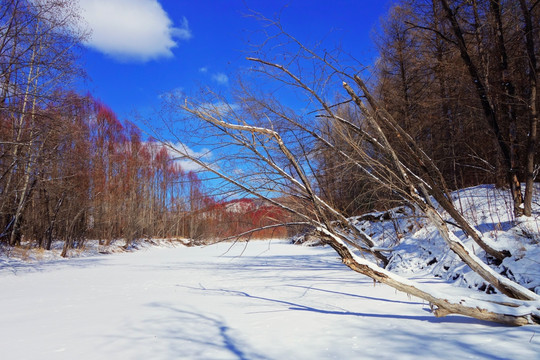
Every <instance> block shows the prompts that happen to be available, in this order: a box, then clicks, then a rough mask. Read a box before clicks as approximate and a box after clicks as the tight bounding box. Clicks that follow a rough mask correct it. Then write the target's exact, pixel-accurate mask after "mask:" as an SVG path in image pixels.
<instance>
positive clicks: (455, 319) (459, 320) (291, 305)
mask: <svg viewBox="0 0 540 360" xmlns="http://www.w3.org/2000/svg"><path fill="white" fill-rule="evenodd" d="M287 286H293V287H296V286H295V285H287ZM191 289H196V290H201V291H207V292H212V293H222V294H227V295H234V296H239V297H245V298H249V299H253V300H258V301H264V302H271V303H276V304H280V305H285V306H287V307H288V309H289V310H294V311H308V312H313V313H318V314H325V315H339V316H357V317H367V318H379V319H401V320H416V321H426V322H430V323H453V324H479V325H485V326H488V327H505V326H504V325H502V324H497V323H493V322H490V321H483V320H477V319H474V318H469V317H466V316H460V315H448V316H445V317H440V318H437V317H435V316H434V315H430V316H418V315H399V314H376V313H362V312H353V311H347V310H340V311H337V310H327V309H320V308H316V307H313V306H309V305H303V304H299V303H296V302H292V301H287V300H280V299H272V298H269V297H264V296H257V295H251V294H249V293H248V292H245V291H240V290H230V289H207V288H191ZM316 290H319V289H316ZM320 291H326V290H322V289H320ZM328 292H330V293H339V292H334V291H328ZM345 295H350V296H355V297H361V298H365V299H368V300H375V301H381V302H395V303H402V304H407V305H421V304H422V303H418V302H407V301H398V300H388V299H382V298H373V297H367V296H361V295H354V294H346V293H345ZM424 310H425V311H429V310H427V309H424Z"/></svg>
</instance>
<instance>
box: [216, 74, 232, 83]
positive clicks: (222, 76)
mask: <svg viewBox="0 0 540 360" xmlns="http://www.w3.org/2000/svg"><path fill="white" fill-rule="evenodd" d="M212 80H214V81H215V82H217V83H218V84H220V85H227V84H228V83H229V77H228V76H227V75H225V74H224V73H216V74H214V75H212Z"/></svg>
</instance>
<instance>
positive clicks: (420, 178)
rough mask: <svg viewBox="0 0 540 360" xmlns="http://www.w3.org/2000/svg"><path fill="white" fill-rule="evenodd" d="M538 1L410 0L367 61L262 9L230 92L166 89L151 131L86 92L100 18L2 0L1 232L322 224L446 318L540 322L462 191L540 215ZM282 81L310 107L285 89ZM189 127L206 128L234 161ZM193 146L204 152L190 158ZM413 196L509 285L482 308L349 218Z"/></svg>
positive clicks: (315, 230) (54, 5) (329, 237)
mask: <svg viewBox="0 0 540 360" xmlns="http://www.w3.org/2000/svg"><path fill="white" fill-rule="evenodd" d="M539 2H540V1H534V0H518V1H515V0H514V1H510V0H402V1H396V2H395V5H394V6H393V7H392V8H391V10H390V12H389V13H388V15H387V17H386V18H385V19H384V20H382V21H381V26H380V28H379V31H378V32H377V34H376V35H375V42H376V44H377V50H378V59H377V61H376V63H375V64H374V65H373V66H372V67H371V68H370V69H369V70H365V68H364V66H363V65H362V64H359V63H358V62H357V61H356V60H355V59H354V58H353V57H351V56H348V53H346V52H345V51H341V50H340V49H338V48H336V49H335V50H329V49H328V48H326V47H324V46H321V45H320V44H304V43H303V42H302V41H301V40H299V39H297V38H296V37H295V36H294V34H291V33H289V32H288V31H287V29H286V27H285V26H284V25H283V24H282V23H281V22H280V21H278V20H276V19H273V18H267V17H265V16H264V15H262V14H259V13H256V12H253V14H252V15H253V16H254V17H256V18H258V20H259V21H260V23H261V24H263V25H264V27H265V31H266V32H267V38H266V39H265V41H263V42H262V43H261V44H260V45H259V46H256V47H254V50H253V51H252V52H251V53H250V54H249V56H248V57H247V58H246V63H247V65H246V67H245V69H244V70H243V72H240V73H239V75H238V80H237V82H236V83H235V85H234V90H233V91H231V94H227V95H224V94H222V93H220V92H218V91H215V90H213V89H210V88H206V89H203V91H201V92H200V93H199V95H197V96H195V97H188V96H185V95H184V94H178V95H176V96H173V95H171V96H168V97H166V98H165V99H164V104H163V111H166V112H167V113H168V115H169V116H168V117H167V119H168V120H167V121H168V122H167V129H169V132H166V133H160V134H153V135H152V136H149V135H147V134H143V132H142V131H141V130H139V128H138V127H137V125H136V123H135V122H134V121H120V120H119V119H118V118H117V117H116V115H115V114H114V112H113V110H112V109H110V108H109V107H108V106H107V105H106V104H103V103H102V102H101V101H99V100H97V99H94V98H93V97H92V95H91V94H78V93H77V92H76V91H75V87H74V85H73V84H74V83H75V82H76V81H77V79H78V78H80V77H81V76H83V75H84V74H83V73H84V71H83V68H82V66H81V63H80V62H79V59H78V47H80V46H81V42H82V40H83V39H84V38H85V36H88V34H86V33H84V32H83V31H81V30H80V29H78V28H77V27H76V26H75V24H76V23H77V19H78V16H79V15H78V14H77V12H76V11H75V10H76V7H73V2H72V1H70V0H59V1H45V0H43V1H23V0H2V10H1V13H0V66H1V70H0V71H1V74H0V122H1V128H0V242H1V243H2V246H8V247H14V246H20V245H22V244H24V245H26V246H32V247H39V248H44V249H50V247H51V243H52V242H53V241H56V240H60V241H63V243H64V251H63V254H64V255H66V254H67V251H68V250H69V249H71V248H74V247H79V246H82V245H83V244H84V242H85V241H87V240H89V239H93V240H99V241H100V242H103V243H107V242H110V241H112V240H113V239H124V240H125V242H126V246H127V245H129V243H130V242H131V241H133V240H135V239H140V238H188V239H193V240H194V243H208V242H212V241H217V240H222V239H233V238H242V237H244V238H246V237H247V238H251V237H261V238H264V237H270V236H273V237H285V236H290V235H291V234H296V233H298V232H304V233H306V232H307V233H309V234H310V236H316V237H318V238H320V239H322V241H323V242H324V243H325V244H327V245H329V246H330V247H332V248H333V249H334V250H335V251H336V252H337V254H338V255H339V256H340V257H341V258H342V260H343V262H344V263H345V264H346V265H347V266H349V267H350V268H351V269H352V270H354V271H356V272H359V273H362V274H364V275H367V276H369V277H371V278H373V279H374V280H375V281H378V282H382V283H385V284H387V285H390V286H392V287H394V288H396V289H398V290H400V291H404V292H406V293H408V294H412V295H414V296H417V297H420V298H422V299H424V300H426V301H428V302H429V303H430V304H432V305H433V309H434V313H435V314H436V315H437V316H445V315H447V314H450V313H458V314H462V315H466V316H472V317H476V318H478V319H484V320H490V321H498V322H502V323H506V324H512V325H523V324H526V323H538V322H539V321H540V320H539V319H540V316H539V314H538V306H537V305H534V304H537V301H538V295H537V294H535V293H534V292H533V291H532V290H531V289H527V288H525V287H523V286H521V285H519V284H517V283H516V282H514V281H513V280H512V279H508V277H507V276H505V274H502V273H500V272H497V271H495V270H494V269H493V268H492V267H490V266H489V265H493V266H498V265H500V264H502V263H503V262H504V261H505V259H507V258H510V257H511V256H512V251H511V249H504V248H501V247H498V246H496V245H494V244H493V243H492V242H490V241H488V240H486V239H485V237H483V236H482V234H481V233H480V232H479V231H478V230H477V229H476V228H475V226H474V224H472V223H471V222H470V221H469V220H468V219H467V218H466V217H465V216H464V215H463V214H462V213H461V212H460V210H459V207H458V206H456V204H455V203H453V199H452V196H451V192H452V191H453V190H458V189H463V188H466V187H471V186H475V185H481V184H495V185H496V186H497V187H499V188H505V189H508V190H509V191H510V193H511V195H512V203H511V204H509V207H510V208H511V211H512V213H513V217H514V221H515V222H519V221H522V220H525V219H527V218H530V217H532V216H533V215H534V212H533V191H534V186H535V181H536V178H537V175H538V171H539V170H540V167H539V166H538V161H537V159H538V146H537V126H538V108H539V106H540V100H539V97H538V95H537V93H538V71H539V69H540V67H539V64H538V56H539V54H540V50H539V49H540V26H539V25H538V24H540V5H539ZM277 59H279V60H277ZM278 88H279V89H284V88H285V89H287V91H290V92H291V93H293V94H295V96H296V98H298V99H302V102H303V106H302V107H300V108H295V107H289V106H287V105H285V104H286V103H287V102H286V101H284V99H282V98H280V96H281V95H280V93H279V92H278V91H276V89H278ZM285 94H286V92H285ZM194 124H195V125H194ZM193 129H197V133H194V131H193ZM179 144H187V145H189V146H191V147H193V146H205V147H207V148H209V149H211V151H212V153H213V154H214V156H215V159H219V160H213V159H212V160H208V159H207V158H205V157H204V156H196V155H193V153H191V152H189V151H187V150H186V149H187V148H186V147H185V146H182V145H179ZM179 159H189V160H190V161H191V162H193V163H194V164H196V165H197V166H198V168H199V169H200V170H199V171H198V172H194V171H185V170H184V169H183V168H182V166H181V165H180V162H179V161H178V160H179ZM209 178H212V180H211V181H206V180H207V179H209ZM228 189H230V190H229V191H227V190H228ZM397 206H405V207H407V208H410V209H414V211H415V213H416V214H417V216H419V217H422V218H426V219H428V220H429V221H430V222H431V223H432V224H434V226H435V227H436V228H437V230H438V231H439V233H440V235H441V237H442V238H444V240H445V241H446V243H447V246H448V247H449V249H451V251H453V252H454V253H455V254H456V255H457V256H458V257H459V258H460V259H461V261H463V263H464V264H466V265H467V266H469V267H470V268H471V269H472V270H473V271H475V272H477V273H478V274H479V276H480V277H481V278H483V279H484V281H486V283H487V284H490V285H492V288H494V289H496V291H497V292H499V293H501V294H504V295H505V296H506V297H505V298H504V299H503V300H500V299H497V300H493V301H491V300H490V301H486V302H485V303H482V304H483V305H482V306H485V307H482V308H481V307H480V306H479V305H477V303H476V302H474V303H473V304H472V305H468V304H467V302H466V301H463V300H457V301H450V300H448V299H445V298H444V297H442V298H441V297H438V296H437V295H434V294H432V293H430V292H429V291H428V290H425V289H423V288H422V287H419V286H416V285H415V284H411V283H409V282H407V281H404V280H403V279H401V278H399V277H396V276H394V275H393V274H392V273H390V272H387V271H386V270H385V269H384V268H385V266H386V265H388V264H389V262H390V260H391V256H392V255H391V253H392V251H391V250H389V249H388V248H381V247H380V246H378V244H376V243H375V242H374V241H373V239H372V238H371V237H370V236H369V235H368V234H366V233H364V232H363V231H361V230H360V229H358V228H357V227H356V226H355V223H354V221H352V217H354V216H361V215H365V214H366V213H368V212H370V211H375V210H377V211H388V210H390V209H392V208H395V207H397ZM443 214H445V215H444V216H446V214H447V215H449V216H450V218H451V220H450V221H447V220H445V218H444V216H443ZM455 227H457V228H458V229H459V230H460V231H462V232H463V233H464V234H465V235H466V236H467V238H469V239H472V241H473V242H474V245H475V246H476V247H478V248H480V249H482V251H483V252H485V253H484V255H483V256H484V258H480V257H478V256H476V255H475V254H473V253H472V252H471V251H470V250H469V249H468V248H467V246H465V245H464V244H463V243H462V242H461V240H459V239H458V238H457V236H456V235H455V234H454V232H453V230H452V229H454V228H455ZM358 254H364V255H365V256H366V257H367V258H368V260H365V259H362V258H360V257H359V256H358ZM528 302H531V303H532V305H531V303H528ZM487 304H492V305H493V304H496V305H497V306H498V307H497V306H490V305H487ZM516 309H517V310H516Z"/></svg>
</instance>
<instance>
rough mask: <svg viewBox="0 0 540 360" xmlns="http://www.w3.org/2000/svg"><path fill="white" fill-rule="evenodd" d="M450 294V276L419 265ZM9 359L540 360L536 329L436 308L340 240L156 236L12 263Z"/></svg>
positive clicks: (7, 306)
mask: <svg viewBox="0 0 540 360" xmlns="http://www.w3.org/2000/svg"><path fill="white" fill-rule="evenodd" d="M410 277H411V278H413V280H415V281H418V282H420V283H422V284H425V285H426V286H427V285H429V286H432V287H435V288H436V289H439V288H440V290H441V291H447V290H448V287H450V288H451V290H452V291H454V292H457V291H460V290H461V289H459V288H457V287H452V286H450V285H448V284H447V283H444V282H443V280H440V279H434V278H433V277H426V276H425V274H424V275H419V274H414V275H410ZM0 289H2V291H1V292H0V309H1V310H0V349H1V354H2V355H1V357H2V359H4V360H9V359H17V360H19V359H79V360H82V359H100V358H101V359H352V358H354V359H396V358H399V359H456V358H467V359H486V358H489V359H535V358H538V354H539V352H540V333H539V332H540V331H539V327H538V326H524V327H519V328H509V327H504V326H500V325H497V324H493V323H487V322H482V321H478V320H474V319H470V318H466V317H462V316H447V317H445V318H436V317H434V316H433V315H432V314H431V313H430V312H429V306H428V305H427V304H424V303H422V301H421V300H418V299H416V298H411V297H408V296H407V295H406V294H403V293H399V292H396V291H395V290H394V289H392V288H390V287H388V286H385V285H381V284H376V285H375V284H374V283H373V281H372V280H371V279H368V278H366V277H363V276H361V275H359V274H357V273H354V272H352V271H351V270H349V269H348V268H346V267H345V266H344V265H343V264H341V262H340V260H339V259H338V258H337V255H336V254H335V253H334V252H333V251H332V250H331V249H330V248H329V247H303V246H296V245H291V244H288V243H286V242H283V241H276V240H273V241H253V242H250V243H248V244H245V243H236V244H234V245H232V244H230V243H220V244H215V245H211V246H207V247H185V246H176V247H171V246H153V247H143V248H142V249H139V250H138V251H134V252H126V253H113V254H107V255H100V254H92V255H91V256H86V257H79V258H71V259H45V260H42V261H39V259H36V260H34V261H32V262H24V261H16V260H11V259H10V260H9V261H8V260H4V261H3V262H2V263H0Z"/></svg>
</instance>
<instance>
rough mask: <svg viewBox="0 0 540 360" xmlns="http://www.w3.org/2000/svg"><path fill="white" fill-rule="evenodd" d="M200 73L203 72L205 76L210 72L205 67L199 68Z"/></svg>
mask: <svg viewBox="0 0 540 360" xmlns="http://www.w3.org/2000/svg"><path fill="white" fill-rule="evenodd" d="M199 72H202V73H203V74H206V73H207V72H208V68H207V67H206V66H203V67H201V68H199Z"/></svg>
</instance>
